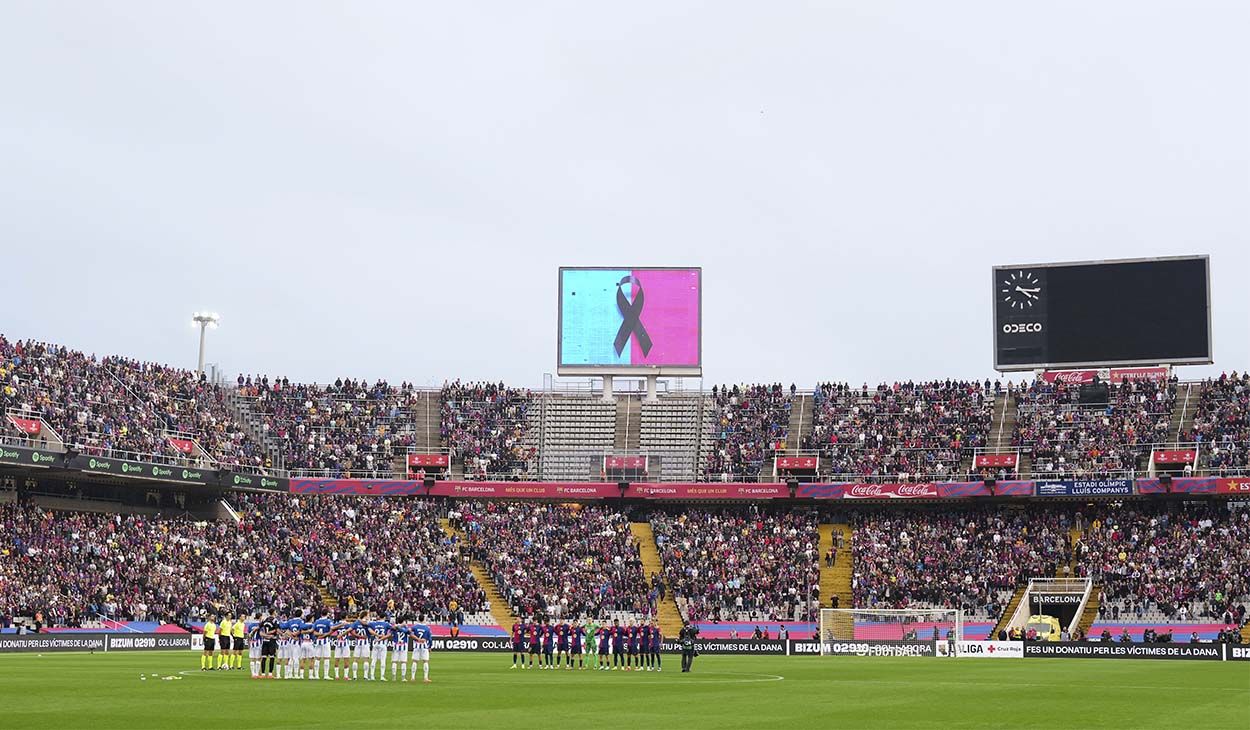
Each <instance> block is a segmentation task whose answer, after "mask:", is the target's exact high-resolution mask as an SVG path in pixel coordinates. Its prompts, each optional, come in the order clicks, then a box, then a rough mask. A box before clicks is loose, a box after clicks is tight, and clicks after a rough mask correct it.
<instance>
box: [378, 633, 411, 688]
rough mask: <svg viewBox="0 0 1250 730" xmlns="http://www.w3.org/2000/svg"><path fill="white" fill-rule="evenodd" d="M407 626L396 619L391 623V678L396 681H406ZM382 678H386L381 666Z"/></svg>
mask: <svg viewBox="0 0 1250 730" xmlns="http://www.w3.org/2000/svg"><path fill="white" fill-rule="evenodd" d="M408 638H409V631H408V627H407V626H405V625H404V624H402V623H400V622H398V621H396V622H395V623H393V624H392V625H391V636H390V642H391V678H392V679H393V680H395V681H396V682H407V681H408V678H407V676H405V675H406V673H407V671H408V666H407V665H408ZM383 670H384V671H383V674H382V678H383V679H385V678H386V672H385V667H383Z"/></svg>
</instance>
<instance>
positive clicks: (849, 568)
mask: <svg viewBox="0 0 1250 730" xmlns="http://www.w3.org/2000/svg"><path fill="white" fill-rule="evenodd" d="M838 533H841V534H842V547H841V549H839V550H838V557H837V560H835V561H834V564H833V567H832V568H830V567H826V566H825V554H826V553H828V552H829V550H830V549H831V548H833V547H834V545H836V544H837V542H836V540H837V534H838ZM852 560H853V558H852V557H851V526H850V525H846V524H823V525H821V526H820V607H821V608H829V599H830V597H832V596H835V595H836V596H837V597H838V608H852V607H853V606H854V604H853V603H852V601H853V600H854V597H853V596H852V594H851V576H852V575H853V573H854V566H853V565H852ZM833 635H834V637H835V638H839V639H852V638H855V624H854V621H853V619H852V618H851V615H850V614H836V615H835V618H834V620H833Z"/></svg>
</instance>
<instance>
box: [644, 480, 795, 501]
mask: <svg viewBox="0 0 1250 730" xmlns="http://www.w3.org/2000/svg"><path fill="white" fill-rule="evenodd" d="M625 496H626V497H633V498H637V499H785V498H786V497H789V496H790V490H789V488H787V487H786V485H784V484H777V483H762V484H743V483H740V482H711V483H688V484H683V483H673V484H668V483H664V482H659V483H653V484H642V483H640V484H631V485H629V489H627V490H625Z"/></svg>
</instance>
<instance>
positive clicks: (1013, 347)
mask: <svg viewBox="0 0 1250 730" xmlns="http://www.w3.org/2000/svg"><path fill="white" fill-rule="evenodd" d="M993 276H994V281H993V283H994V289H993V292H994V368H995V369H996V370H1002V371H1006V370H1032V369H1038V368H1067V367H1091V366H1110V365H1161V364H1165V363H1166V364H1170V365H1179V364H1186V363H1189V364H1193V363H1209V362H1212V359H1211V278H1210V260H1209V258H1208V257H1206V256H1189V257H1177V258H1158V259H1128V260H1123V261H1089V262H1080V263H1064V264H1029V265H1025V266H996V267H994V271H993Z"/></svg>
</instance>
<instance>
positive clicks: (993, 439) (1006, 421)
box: [963, 390, 1033, 474]
mask: <svg viewBox="0 0 1250 730" xmlns="http://www.w3.org/2000/svg"><path fill="white" fill-rule="evenodd" d="M1016 406H1017V404H1016V399H1015V397H1014V392H1013V393H1012V394H1011V395H1008V392H1007V391H1005V390H1004V391H1003V392H1001V393H999V394H998V395H996V396H994V415H993V418H992V420H991V421H990V434H989V447H990V449H991V450H992V451H994V452H1007V451H1014V450H1015V449H1016V447H1014V446H1012V445H1011V439H1012V437H1013V436H1014V435H1015V433H1016V417H1017V414H1018V413H1019V411H1018V409H1017V407H1016ZM973 458H974V457H973V456H972V455H969V456H968V457H967V459H966V460H965V461H964V463H963V467H964V473H965V474H970V473H972V472H973V471H974V470H973V468H972V460H973ZM1032 470H1033V457H1032V455H1030V454H1029V452H1028V451H1026V450H1024V449H1021V450H1020V462H1019V463H1018V464H1017V465H1016V471H1017V472H1018V473H1020V474H1028V473H1030V472H1031V471H1032Z"/></svg>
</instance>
